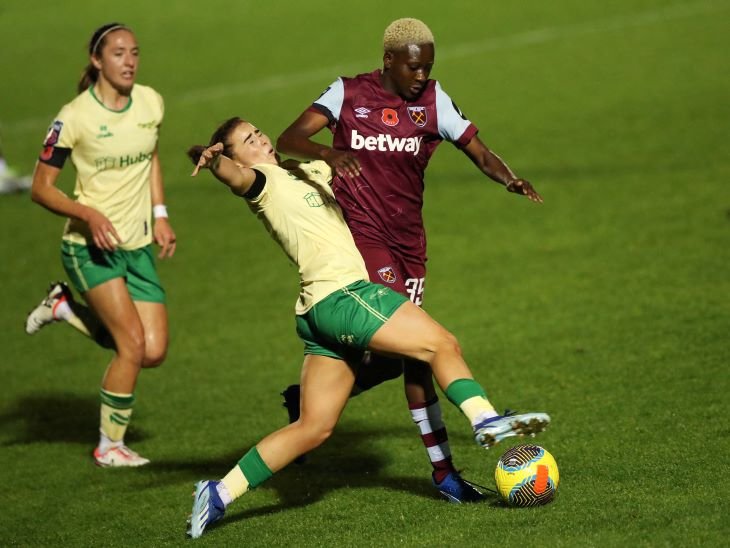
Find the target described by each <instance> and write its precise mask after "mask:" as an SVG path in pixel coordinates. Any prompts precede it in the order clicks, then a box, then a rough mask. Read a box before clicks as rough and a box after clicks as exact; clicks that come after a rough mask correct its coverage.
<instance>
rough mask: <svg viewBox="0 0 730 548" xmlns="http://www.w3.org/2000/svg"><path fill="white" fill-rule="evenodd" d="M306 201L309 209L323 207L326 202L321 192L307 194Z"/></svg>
mask: <svg viewBox="0 0 730 548" xmlns="http://www.w3.org/2000/svg"><path fill="white" fill-rule="evenodd" d="M304 200H305V201H306V202H307V205H308V206H309V207H322V206H323V205H324V200H323V199H322V196H321V195H320V194H319V192H307V193H306V194H305V195H304Z"/></svg>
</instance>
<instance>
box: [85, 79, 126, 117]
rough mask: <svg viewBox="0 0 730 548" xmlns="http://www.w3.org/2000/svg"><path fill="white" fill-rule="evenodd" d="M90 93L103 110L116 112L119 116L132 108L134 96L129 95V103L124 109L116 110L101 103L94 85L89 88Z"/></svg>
mask: <svg viewBox="0 0 730 548" xmlns="http://www.w3.org/2000/svg"><path fill="white" fill-rule="evenodd" d="M89 93H91V96H92V97H93V98H94V100H95V101H96V102H97V103H99V104H100V105H101V106H102V108H103V109H105V110H108V111H109V112H116V113H118V114H121V113H122V112H125V111H127V110H129V108H130V107H131V106H132V94H131V93H130V94H129V101H127V104H126V105H124V108H120V109H119V110H114V109H113V108H109V107H108V106H106V105H105V104H104V103H102V102H101V101H99V98H98V97H97V96H96V93H94V85H93V84H92V85H90V86H89Z"/></svg>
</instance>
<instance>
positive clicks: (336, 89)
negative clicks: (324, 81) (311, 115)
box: [312, 78, 345, 122]
mask: <svg viewBox="0 0 730 548" xmlns="http://www.w3.org/2000/svg"><path fill="white" fill-rule="evenodd" d="M344 100H345V84H344V83H343V82H342V78H338V79H337V80H335V81H334V82H332V84H331V85H330V86H329V87H328V88H327V89H326V90H324V91H323V92H322V95H320V96H319V98H318V99H317V100H316V101H314V103H313V105H312V106H313V107H315V108H316V109H317V110H319V111H321V112H322V113H323V114H324V115H325V116H327V118H329V121H330V122H336V121H338V120H339V119H340V111H341V110H342V103H343V102H344Z"/></svg>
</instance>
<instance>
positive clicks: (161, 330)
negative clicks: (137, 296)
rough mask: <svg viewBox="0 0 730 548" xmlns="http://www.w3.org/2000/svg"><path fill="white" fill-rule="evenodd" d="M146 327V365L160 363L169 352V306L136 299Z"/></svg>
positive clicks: (143, 325) (135, 302) (136, 305)
mask: <svg viewBox="0 0 730 548" xmlns="http://www.w3.org/2000/svg"><path fill="white" fill-rule="evenodd" d="M134 306H135V308H136V309H137V313H138V314H139V318H140V320H141V322H142V327H143V329H144V340H145V361H146V362H147V363H146V365H159V364H160V363H162V361H163V360H164V358H165V355H166V354H167V343H168V326H167V307H166V306H165V305H164V304H162V303H153V302H147V301H134Z"/></svg>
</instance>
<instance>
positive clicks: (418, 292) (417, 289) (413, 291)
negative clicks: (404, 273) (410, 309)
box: [405, 278, 426, 306]
mask: <svg viewBox="0 0 730 548" xmlns="http://www.w3.org/2000/svg"><path fill="white" fill-rule="evenodd" d="M425 280H426V278H408V279H407V280H406V284H405V285H406V291H408V295H409V296H410V298H411V302H412V303H413V304H415V305H417V306H421V304H422V303H423V282H424V281H425Z"/></svg>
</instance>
